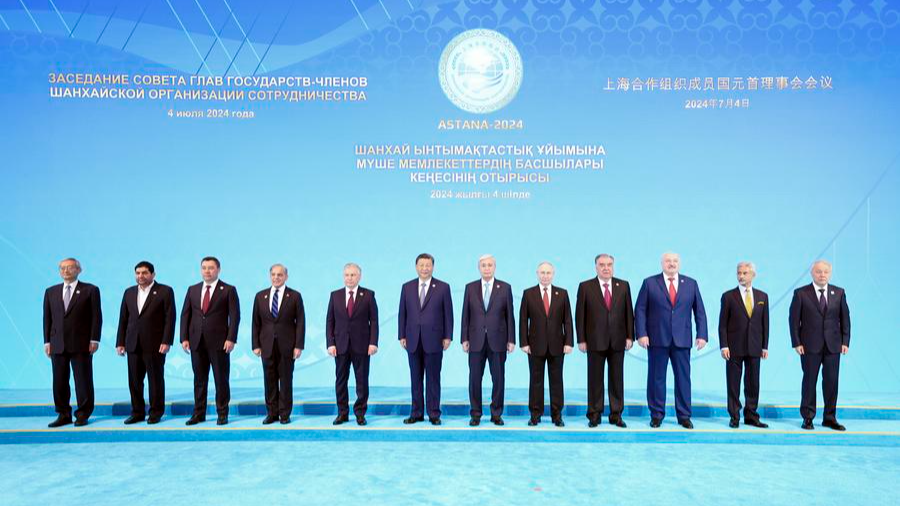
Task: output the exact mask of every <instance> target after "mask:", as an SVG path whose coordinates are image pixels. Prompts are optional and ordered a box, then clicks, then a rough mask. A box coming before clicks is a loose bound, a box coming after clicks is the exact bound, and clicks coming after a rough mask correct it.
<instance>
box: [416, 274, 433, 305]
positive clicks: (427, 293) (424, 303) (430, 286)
mask: <svg viewBox="0 0 900 506" xmlns="http://www.w3.org/2000/svg"><path fill="white" fill-rule="evenodd" d="M417 286H418V284H417ZM436 288H437V282H436V281H435V280H434V278H431V285H429V286H428V291H427V292H425V302H423V303H422V307H420V308H419V310H420V311H421V310H422V309H425V306H427V305H428V301H429V300H431V296H432V295H433V294H434V291H435V289H436ZM416 300H419V293H418V292H416Z"/></svg>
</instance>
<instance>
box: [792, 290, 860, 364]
mask: <svg viewBox="0 0 900 506" xmlns="http://www.w3.org/2000/svg"><path fill="white" fill-rule="evenodd" d="M818 295H819V294H818V292H816V288H815V287H814V286H813V285H812V283H810V284H808V285H806V286H801V287H800V288H798V289H796V290H794V298H793V300H791V310H790V320H789V322H790V327H791V346H793V347H794V348H796V347H797V346H800V345H801V344H802V345H803V347H804V349H805V351H806V352H807V353H822V352H823V351H824V350H826V349H827V350H828V352H829V353H840V352H841V345H843V346H850V309H849V308H848V307H847V295H846V294H845V293H844V289H843V288H840V287H837V286H834V285H828V294H827V295H826V297H827V300H828V306H827V308H826V310H825V313H824V314H823V313H822V311H821V310H820V309H819V297H818Z"/></svg>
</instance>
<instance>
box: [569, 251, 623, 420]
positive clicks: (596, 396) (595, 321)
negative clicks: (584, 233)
mask: <svg viewBox="0 0 900 506" xmlns="http://www.w3.org/2000/svg"><path fill="white" fill-rule="evenodd" d="M614 262H615V259H614V258H613V257H612V255H608V254H606V253H602V254H600V255H597V256H596V257H595V258H594V269H595V270H596V271H597V277H594V278H591V279H589V280H587V281H583V282H582V283H581V284H580V285H578V296H577V297H576V299H575V329H576V331H577V333H578V349H579V350H581V351H582V352H585V353H587V354H588V357H587V366H588V388H587V390H588V408H587V417H588V425H589V426H590V427H596V426H597V425H600V419H601V418H602V416H603V409H604V405H603V369H604V365H605V364H609V423H611V424H613V425H615V426H617V427H623V428H624V427H625V426H626V425H625V421H624V420H622V411H623V410H624V407H625V393H624V392H625V379H624V378H625V375H624V364H625V352H626V351H628V350H630V349H631V346H632V345H633V344H634V310H633V308H632V305H631V287H630V286H629V284H628V282H627V281H625V280H623V279H618V278H614V277H613V263H614Z"/></svg>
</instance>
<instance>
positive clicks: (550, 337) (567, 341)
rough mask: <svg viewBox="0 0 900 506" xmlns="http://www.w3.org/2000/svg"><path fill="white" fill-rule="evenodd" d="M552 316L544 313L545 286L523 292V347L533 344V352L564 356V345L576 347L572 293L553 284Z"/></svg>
mask: <svg viewBox="0 0 900 506" xmlns="http://www.w3.org/2000/svg"><path fill="white" fill-rule="evenodd" d="M550 290H551V293H550V315H549V316H548V315H547V313H545V312H544V299H543V298H542V294H541V286H540V285H535V286H532V287H531V288H528V289H527V290H525V291H524V292H522V304H521V305H520V306H519V347H522V346H530V347H531V354H532V355H536V356H539V357H542V356H545V355H552V356H557V355H562V353H563V346H574V337H573V335H572V308H571V306H570V305H569V292H567V291H566V290H565V289H563V288H560V287H558V286H554V285H550Z"/></svg>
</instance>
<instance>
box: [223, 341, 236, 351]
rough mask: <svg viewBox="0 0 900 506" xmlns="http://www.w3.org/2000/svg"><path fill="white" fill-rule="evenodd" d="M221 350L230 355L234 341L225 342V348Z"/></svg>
mask: <svg viewBox="0 0 900 506" xmlns="http://www.w3.org/2000/svg"><path fill="white" fill-rule="evenodd" d="M222 349H223V350H225V353H231V350H233V349H234V341H225V346H223V347H222Z"/></svg>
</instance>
